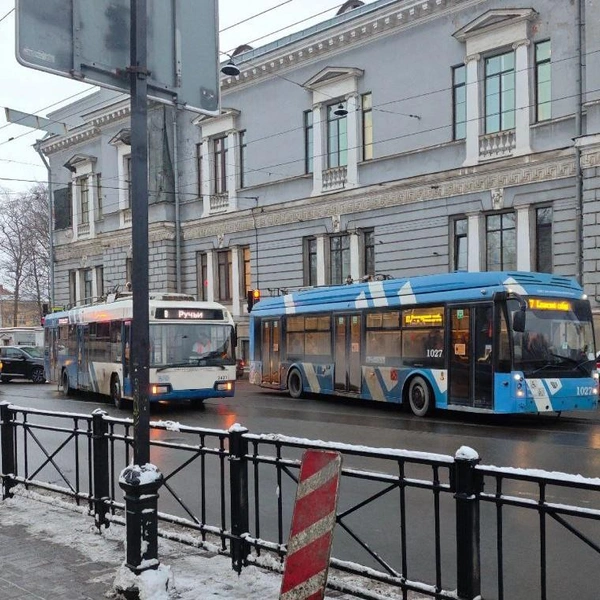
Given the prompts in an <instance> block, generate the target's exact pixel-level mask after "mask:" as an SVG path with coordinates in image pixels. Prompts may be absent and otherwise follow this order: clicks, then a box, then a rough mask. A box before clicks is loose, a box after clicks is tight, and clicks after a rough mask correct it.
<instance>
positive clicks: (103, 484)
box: [92, 408, 110, 530]
mask: <svg viewBox="0 0 600 600" xmlns="http://www.w3.org/2000/svg"><path fill="white" fill-rule="evenodd" d="M106 414H107V413H106V412H105V411H103V410H102V409H100V408H97V409H96V410H95V411H94V412H93V413H92V455H93V460H94V462H93V477H94V495H93V503H94V522H95V525H96V527H97V528H98V530H100V529H101V527H102V526H103V525H104V527H108V526H109V525H110V521H109V520H108V519H107V518H106V514H107V512H108V502H109V500H110V498H109V494H110V492H109V481H108V476H109V470H108V437H107V435H108V423H107V422H106V421H105V420H104V417H105V416H106Z"/></svg>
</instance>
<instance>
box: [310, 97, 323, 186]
mask: <svg viewBox="0 0 600 600" xmlns="http://www.w3.org/2000/svg"><path fill="white" fill-rule="evenodd" d="M312 131H313V191H312V195H313V196H319V195H320V194H322V193H323V164H324V161H323V159H324V158H325V155H324V154H323V105H322V104H321V103H320V102H319V103H317V104H314V105H313V128H312Z"/></svg>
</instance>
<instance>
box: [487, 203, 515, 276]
mask: <svg viewBox="0 0 600 600" xmlns="http://www.w3.org/2000/svg"><path fill="white" fill-rule="evenodd" d="M508 215H511V216H512V218H513V226H512V227H504V217H506V216H508ZM494 217H500V229H493V230H490V228H489V219H491V218H494ZM496 231H499V232H500V244H499V248H500V263H499V264H498V265H497V268H491V266H490V260H489V254H490V252H489V249H490V243H489V234H490V233H494V232H496ZM508 232H512V236H513V241H514V244H513V245H514V257H513V261H512V263H510V265H507V264H505V248H506V244H505V237H506V235H507V233H508ZM485 267H486V271H513V270H516V268H517V215H516V213H515V212H514V211H504V212H500V213H491V214H487V215H485Z"/></svg>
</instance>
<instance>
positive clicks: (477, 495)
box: [0, 402, 600, 600]
mask: <svg viewBox="0 0 600 600" xmlns="http://www.w3.org/2000/svg"><path fill="white" fill-rule="evenodd" d="M0 438H1V440H0V447H1V453H2V455H1V463H2V472H1V478H2V495H3V498H6V497H8V496H10V495H11V494H12V492H13V489H14V487H15V486H16V485H22V486H24V487H25V488H38V489H41V490H46V491H47V492H52V493H59V494H63V495H66V496H70V497H72V498H74V500H75V501H76V502H77V503H78V504H80V503H87V504H88V506H89V512H90V514H93V515H94V518H95V522H96V526H97V527H98V528H101V527H103V526H105V527H107V526H108V525H109V524H110V522H111V521H112V520H117V521H118V520H119V518H120V517H122V515H123V514H124V502H123V501H122V492H121V490H120V489H119V485H118V478H119V474H120V472H121V471H122V469H123V468H125V467H126V466H127V465H128V464H130V463H131V461H132V456H133V444H134V439H133V423H132V421H131V420H129V419H116V418H113V417H109V416H108V415H106V413H104V412H103V411H101V410H97V411H94V413H93V414H91V415H83V414H77V413H56V412H51V411H42V410H34V409H28V408H23V407H18V406H14V405H11V404H9V403H6V402H4V403H0ZM150 444H151V454H150V455H151V460H152V462H153V463H154V464H155V465H157V466H158V468H159V469H160V471H161V472H162V474H163V477H164V482H163V485H162V487H161V489H160V491H159V493H160V500H159V519H160V520H161V522H162V525H161V535H165V536H167V537H170V538H175V539H179V540H180V541H183V542H186V543H191V544H194V545H200V546H202V545H204V546H205V547H210V548H211V549H215V550H216V551H218V552H221V553H223V554H227V555H229V556H231V560H232V567H233V568H234V569H235V570H237V571H238V572H239V571H240V570H241V569H243V568H245V567H246V566H248V565H252V564H259V565H261V566H263V567H264V566H267V567H269V568H272V569H275V570H281V569H282V566H283V561H284V559H285V555H286V540H287V535H288V532H289V528H290V523H291V516H292V510H293V502H294V498H295V493H296V486H297V477H298V472H299V468H300V463H301V459H302V454H303V452H304V451H305V450H306V449H308V448H316V449H327V450H335V451H337V452H339V453H340V454H341V455H342V461H343V463H342V464H343V468H342V477H341V483H340V493H339V502H338V510H337V515H336V530H335V536H334V546H333V553H332V559H331V570H330V576H329V580H328V587H330V588H332V589H335V590H339V591H341V592H346V593H349V594H352V595H354V596H356V597H359V598H365V599H367V600H369V599H371V600H375V599H378V598H381V597H382V594H384V597H398V598H404V599H406V598H408V597H409V594H411V593H412V592H414V593H416V594H420V595H421V596H425V597H431V598H436V599H448V600H450V599H457V598H458V599H461V600H462V599H468V600H473V599H475V598H478V597H479V596H482V597H484V598H486V600H490V599H497V600H504V599H505V598H511V599H514V598H528V599H529V598H540V599H541V600H550V599H551V598H563V597H569V593H568V590H570V589H572V588H573V585H577V583H578V582H581V581H582V578H585V577H586V573H589V576H590V578H592V577H595V576H597V572H598V567H599V566H600V545H599V544H598V540H600V479H590V478H584V477H580V476H575V475H565V474H560V473H547V472H543V471H532V470H522V469H514V468H498V467H491V466H483V465H480V464H479V458H478V457H477V455H476V453H475V452H474V451H471V450H470V449H462V448H461V449H460V450H459V452H457V455H456V456H454V457H452V456H447V455H437V454H429V453H423V452H411V451H408V450H398V449H392V448H369V447H362V446H354V445H348V444H336V443H326V442H321V441H312V440H306V439H300V438H293V437H288V436H282V435H277V434H263V435H259V434H254V433H250V432H249V431H248V430H246V429H245V428H243V427H241V426H239V425H235V426H233V427H232V428H230V429H229V430H220V429H206V428H198V427H188V426H185V425H181V424H179V423H173V422H170V421H158V422H152V423H151V430H150ZM573 563H575V564H573ZM582 569H583V572H582ZM382 590H383V591H382ZM565 590H567V591H566V592H565ZM411 597H412V596H411Z"/></svg>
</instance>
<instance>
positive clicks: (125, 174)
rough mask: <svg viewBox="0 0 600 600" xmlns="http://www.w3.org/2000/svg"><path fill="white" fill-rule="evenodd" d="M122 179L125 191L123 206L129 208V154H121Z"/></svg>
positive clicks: (130, 198) (130, 195) (130, 194)
mask: <svg viewBox="0 0 600 600" xmlns="http://www.w3.org/2000/svg"><path fill="white" fill-rule="evenodd" d="M123 180H124V181H125V192H126V194H125V195H126V199H127V204H126V206H125V208H126V209H127V208H131V202H132V187H131V154H126V155H125V156H123Z"/></svg>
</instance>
